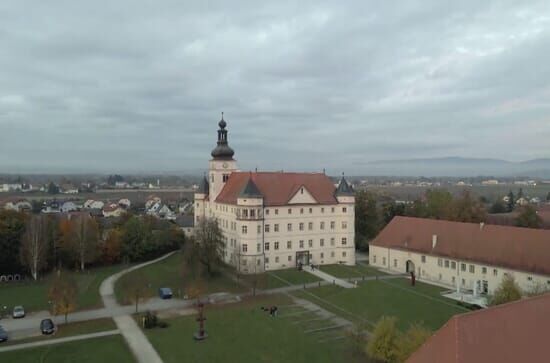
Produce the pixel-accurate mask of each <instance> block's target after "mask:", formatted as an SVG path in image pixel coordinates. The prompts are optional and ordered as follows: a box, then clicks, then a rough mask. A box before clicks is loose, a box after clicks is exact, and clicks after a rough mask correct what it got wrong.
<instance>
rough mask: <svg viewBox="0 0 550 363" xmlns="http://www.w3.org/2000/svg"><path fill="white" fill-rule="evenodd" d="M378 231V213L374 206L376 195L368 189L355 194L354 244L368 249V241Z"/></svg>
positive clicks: (362, 248)
mask: <svg viewBox="0 0 550 363" xmlns="http://www.w3.org/2000/svg"><path fill="white" fill-rule="evenodd" d="M379 231H380V215H379V212H378V209H377V207H376V197H375V195H374V194H373V193H371V192H368V191H360V192H357V193H356V195H355V245H356V246H357V247H358V248H359V249H361V250H368V241H370V240H371V239H373V238H374V237H376V235H377V234H378V232H379Z"/></svg>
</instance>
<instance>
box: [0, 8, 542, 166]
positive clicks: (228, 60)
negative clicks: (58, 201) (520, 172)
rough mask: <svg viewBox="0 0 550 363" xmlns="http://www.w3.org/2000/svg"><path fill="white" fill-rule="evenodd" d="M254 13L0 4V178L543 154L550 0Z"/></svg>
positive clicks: (257, 10)
mask: <svg viewBox="0 0 550 363" xmlns="http://www.w3.org/2000/svg"><path fill="white" fill-rule="evenodd" d="M263 3H267V2H263V1H224V2H213V1H193V2H191V1H183V0H178V1H135V0H132V1H129V0H128V1H121V0H117V1H87V2H84V1H74V0H70V1H23V0H19V1H1V2H0V172H2V171H11V172H22V171H26V172H29V171H40V172H47V171H52V172H53V171H55V172H59V171H94V172H95V171H103V172H115V171H119V172H135V171H144V172H147V171H175V172H185V171H188V170H200V169H205V168H206V167H207V161H208V159H209V157H210V151H211V149H212V148H213V147H214V146H215V140H216V129H217V122H218V121H219V119H220V112H221V111H224V112H225V116H226V117H225V119H226V121H227V123H228V130H229V142H230V145H231V146H232V147H233V148H234V149H235V152H236V154H235V156H236V158H237V159H238V161H239V165H240V167H241V168H242V169H252V168H254V167H256V166H257V167H258V168H260V169H285V170H290V169H296V170H297V169H303V170H308V171H309V170H321V169H322V168H327V169H328V170H331V171H339V170H345V171H347V172H359V171H360V169H361V165H362V164H363V163H364V162H365V161H370V160H385V159H408V158H425V157H443V156H464V157H490V158H503V159H508V160H515V161H517V160H526V159H531V158H540V157H550V112H549V111H550V1H548V0H542V1H494V2H491V1H479V0H473V1H450V2H448V3H446V2H445V1H441V0H436V1H425V0H423V1H419V2H413V1H373V2H370V1H364V0H359V1H331V2H326V3H325V2H321V1H312V2H308V1H292V2H285V1H280V0H278V1H272V2H271V5H264V4H263ZM260 4H261V5H260Z"/></svg>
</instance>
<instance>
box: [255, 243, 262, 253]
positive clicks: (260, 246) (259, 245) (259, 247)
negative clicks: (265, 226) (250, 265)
mask: <svg viewBox="0 0 550 363" xmlns="http://www.w3.org/2000/svg"><path fill="white" fill-rule="evenodd" d="M256 252H262V244H261V243H258V244H256Z"/></svg>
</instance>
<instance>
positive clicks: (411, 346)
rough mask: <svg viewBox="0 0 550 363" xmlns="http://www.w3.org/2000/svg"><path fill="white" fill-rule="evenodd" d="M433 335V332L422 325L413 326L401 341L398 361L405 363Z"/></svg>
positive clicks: (402, 336) (403, 335)
mask: <svg viewBox="0 0 550 363" xmlns="http://www.w3.org/2000/svg"><path fill="white" fill-rule="evenodd" d="M431 335H432V332H431V331H430V330H429V329H427V328H426V327H424V326H423V325H422V324H419V323H415V324H412V325H411V326H410V327H409V329H408V330H407V331H406V332H405V333H404V334H402V335H401V338H400V339H399V344H398V354H397V361H399V362H405V361H406V360H407V359H408V358H409V357H410V356H411V354H413V353H414V352H416V351H417V350H418V348H420V346H421V345H422V344H424V342H425V341H426V340H428V338H429V337H430V336H431Z"/></svg>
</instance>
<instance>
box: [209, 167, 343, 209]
mask: <svg viewBox="0 0 550 363" xmlns="http://www.w3.org/2000/svg"><path fill="white" fill-rule="evenodd" d="M249 180H252V182H253V183H254V184H255V186H256V187H257V189H258V191H259V192H260V194H261V195H262V196H263V197H264V205H265V206H280V205H287V204H288V201H289V200H290V199H291V198H292V196H293V195H294V194H296V192H297V191H298V189H299V188H300V187H301V186H304V187H306V188H307V190H308V191H309V192H310V193H311V195H312V196H313V198H315V200H316V201H317V202H318V203H319V204H337V203H338V201H337V200H336V198H335V197H334V191H335V188H334V185H333V184H332V181H331V180H330V178H329V177H327V176H326V175H325V174H322V173H284V172H255V173H252V172H234V173H231V175H230V177H229V179H228V180H227V182H226V183H225V186H224V188H223V189H222V191H221V192H220V194H219V195H218V197H217V198H216V202H217V203H226V204H236V203H237V198H238V197H239V195H240V193H241V191H242V190H243V189H244V188H245V186H246V184H247V183H248V181H249Z"/></svg>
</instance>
